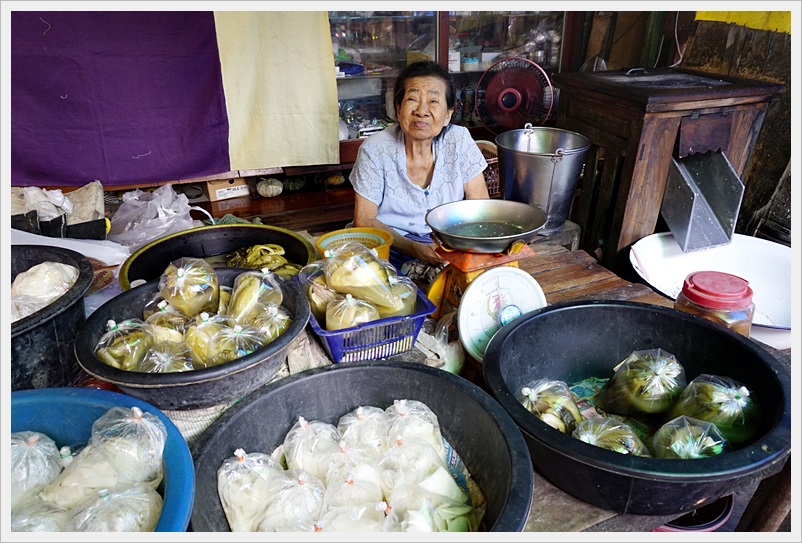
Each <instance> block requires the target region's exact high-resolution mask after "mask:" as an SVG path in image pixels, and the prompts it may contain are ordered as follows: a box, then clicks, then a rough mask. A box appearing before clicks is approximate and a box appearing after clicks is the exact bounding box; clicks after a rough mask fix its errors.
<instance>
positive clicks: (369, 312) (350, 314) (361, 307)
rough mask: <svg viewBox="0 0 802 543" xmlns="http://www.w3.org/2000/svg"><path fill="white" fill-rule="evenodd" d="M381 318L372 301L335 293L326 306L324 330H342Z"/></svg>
mask: <svg viewBox="0 0 802 543" xmlns="http://www.w3.org/2000/svg"><path fill="white" fill-rule="evenodd" d="M380 318H381V315H379V310H378V309H376V306H375V305H373V304H372V303H370V302H368V301H366V300H363V299H361V298H356V297H355V296H352V295H351V294H346V295H342V294H337V295H335V296H334V298H332V299H331V300H330V301H329V303H328V305H327V306H326V330H342V329H344V328H352V327H354V326H359V325H360V324H365V323H366V322H371V321H375V320H378V319H380Z"/></svg>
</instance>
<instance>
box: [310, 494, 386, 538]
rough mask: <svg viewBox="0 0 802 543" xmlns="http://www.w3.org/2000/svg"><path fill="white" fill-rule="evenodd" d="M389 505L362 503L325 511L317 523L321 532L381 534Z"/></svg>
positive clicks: (380, 502)
mask: <svg viewBox="0 0 802 543" xmlns="http://www.w3.org/2000/svg"><path fill="white" fill-rule="evenodd" d="M386 509H387V504H386V503H385V502H382V501H379V502H376V503H361V504H358V505H343V506H340V507H334V508H331V509H328V510H325V511H324V512H323V514H322V515H320V518H319V519H318V521H317V522H316V523H315V529H316V531H319V532H381V531H382V530H383V528H384V517H385V513H384V512H385V510H386Z"/></svg>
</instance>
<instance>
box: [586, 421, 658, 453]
mask: <svg viewBox="0 0 802 543" xmlns="http://www.w3.org/2000/svg"><path fill="white" fill-rule="evenodd" d="M571 435H572V436H573V437H575V438H576V439H578V440H580V441H584V442H585V443H589V444H590V445H595V446H596V447H601V448H602V449H607V450H610V451H614V452H617V453H621V454H633V455H635V456H651V454H649V449H648V448H647V447H646V445H645V444H644V443H643V441H641V439H640V438H639V437H638V435H637V434H636V433H635V430H633V429H632V427H631V426H629V424H627V423H626V422H622V421H620V420H616V419H614V418H611V417H594V418H590V419H585V420H583V421H582V422H580V423H579V424H577V426H576V428H574V431H573V432H572V433H571Z"/></svg>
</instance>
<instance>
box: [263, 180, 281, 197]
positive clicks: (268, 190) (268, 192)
mask: <svg viewBox="0 0 802 543" xmlns="http://www.w3.org/2000/svg"><path fill="white" fill-rule="evenodd" d="M283 190H284V184H283V183H282V182H281V181H279V180H278V179H274V178H269V179H262V180H261V181H259V182H258V183H257V184H256V192H258V193H259V196H262V197H263V198H273V197H275V196H278V195H279V194H281V192H282V191H283Z"/></svg>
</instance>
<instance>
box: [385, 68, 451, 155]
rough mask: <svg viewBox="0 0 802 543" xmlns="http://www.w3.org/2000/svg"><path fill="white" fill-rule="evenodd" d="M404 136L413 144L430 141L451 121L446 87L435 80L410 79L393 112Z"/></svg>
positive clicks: (425, 77) (426, 78)
mask: <svg viewBox="0 0 802 543" xmlns="http://www.w3.org/2000/svg"><path fill="white" fill-rule="evenodd" d="M396 113H397V116H398V124H399V125H400V126H401V130H403V131H404V134H405V135H406V136H407V137H409V138H412V139H413V140H431V139H433V138H434V137H435V136H437V135H438V134H439V133H440V132H441V131H442V130H443V128H445V126H446V125H448V123H449V122H450V121H451V114H452V113H453V110H451V111H449V109H448V106H447V105H446V84H445V82H443V80H442V79H440V78H438V77H434V76H422V77H413V78H412V79H410V80H409V81H407V84H406V90H405V92H404V98H403V99H402V100H401V104H400V105H399V106H398V111H397V112H396Z"/></svg>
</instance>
